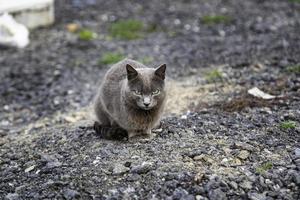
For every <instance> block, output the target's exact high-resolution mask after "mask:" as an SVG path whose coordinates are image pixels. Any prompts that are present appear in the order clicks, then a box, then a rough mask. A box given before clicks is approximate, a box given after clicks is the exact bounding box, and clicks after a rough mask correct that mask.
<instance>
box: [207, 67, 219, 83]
mask: <svg viewBox="0 0 300 200" xmlns="http://www.w3.org/2000/svg"><path fill="white" fill-rule="evenodd" d="M222 78H223V75H222V73H221V72H220V71H219V70H218V69H214V70H212V71H210V72H208V73H206V74H205V79H206V80H207V82H210V83H211V82H216V81H218V80H222Z"/></svg>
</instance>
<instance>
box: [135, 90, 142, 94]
mask: <svg viewBox="0 0 300 200" xmlns="http://www.w3.org/2000/svg"><path fill="white" fill-rule="evenodd" d="M133 93H134V94H136V95H141V94H142V93H141V92H140V91H138V90H133Z"/></svg>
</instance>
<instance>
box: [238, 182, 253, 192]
mask: <svg viewBox="0 0 300 200" xmlns="http://www.w3.org/2000/svg"><path fill="white" fill-rule="evenodd" d="M240 187H241V188H243V189H246V190H251V189H252V183H251V182H250V181H243V182H242V183H241V184H240Z"/></svg>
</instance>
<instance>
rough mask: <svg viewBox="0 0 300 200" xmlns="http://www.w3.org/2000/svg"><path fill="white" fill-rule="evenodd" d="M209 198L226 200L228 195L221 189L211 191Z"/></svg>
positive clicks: (211, 199)
mask: <svg viewBox="0 0 300 200" xmlns="http://www.w3.org/2000/svg"><path fill="white" fill-rule="evenodd" d="M208 197H209V199H210V200H226V199H227V197H226V194H225V193H224V192H223V191H222V190H221V189H220V188H217V189H215V190H210V191H209V192H208Z"/></svg>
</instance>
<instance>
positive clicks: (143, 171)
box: [130, 162, 154, 174]
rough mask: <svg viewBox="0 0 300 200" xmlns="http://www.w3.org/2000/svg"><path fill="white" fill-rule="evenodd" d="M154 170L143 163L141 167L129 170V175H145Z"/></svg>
mask: <svg viewBox="0 0 300 200" xmlns="http://www.w3.org/2000/svg"><path fill="white" fill-rule="evenodd" d="M153 168H154V166H153V164H152V163H150V162H143V163H142V164H141V165H137V166H134V167H132V168H131V170H130V172H131V173H136V174H146V173H147V172H149V171H150V170H152V169H153Z"/></svg>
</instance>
